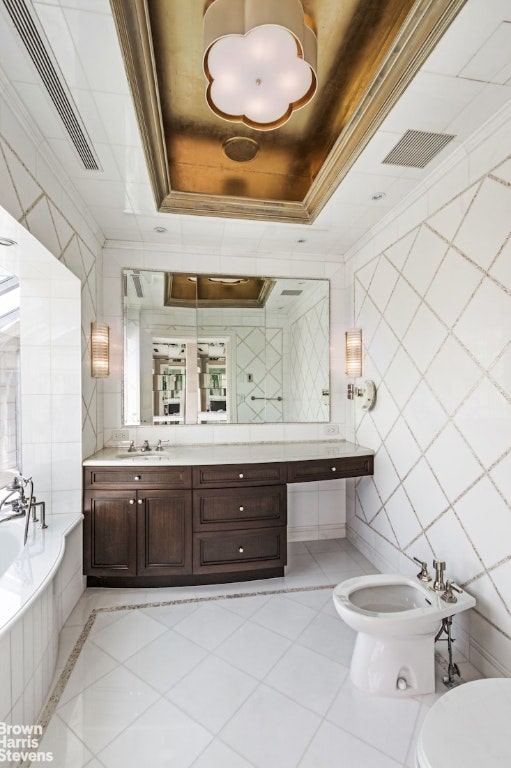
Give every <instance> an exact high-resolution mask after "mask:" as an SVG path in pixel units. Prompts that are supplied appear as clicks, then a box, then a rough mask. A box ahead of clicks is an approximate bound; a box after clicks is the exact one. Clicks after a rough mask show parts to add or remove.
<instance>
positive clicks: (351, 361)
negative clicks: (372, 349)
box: [345, 328, 362, 378]
mask: <svg viewBox="0 0 511 768" xmlns="http://www.w3.org/2000/svg"><path fill="white" fill-rule="evenodd" d="M345 356H346V376H351V377H352V378H359V377H360V376H362V329H361V328H350V329H349V330H347V331H346V350H345Z"/></svg>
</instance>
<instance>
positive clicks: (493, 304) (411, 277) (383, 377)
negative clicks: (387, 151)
mask: <svg viewBox="0 0 511 768" xmlns="http://www.w3.org/2000/svg"><path fill="white" fill-rule="evenodd" d="M510 135H511V109H510V108H508V109H507V110H505V111H503V112H501V114H500V115H499V116H498V117H497V118H495V119H494V120H493V121H492V123H491V124H490V125H488V126H487V128H486V130H485V132H484V133H480V134H479V135H478V136H476V137H474V138H473V140H472V141H471V143H470V145H468V146H466V147H464V148H463V151H462V152H460V153H458V155H457V157H456V158H455V161H453V162H450V163H449V167H444V169H443V175H441V172H440V171H439V172H438V173H437V174H435V179H433V180H432V181H431V182H430V186H429V187H428V188H424V189H423V190H422V193H421V194H420V195H417V196H416V197H415V198H414V200H411V201H409V205H408V207H406V206H402V208H401V209H400V210H399V211H396V212H395V214H394V215H393V217H392V218H391V219H390V218H389V219H388V220H387V222H386V224H385V225H384V226H381V227H380V228H379V229H378V231H375V232H373V236H372V238H367V239H366V241H365V243H364V244H363V246H362V247H361V248H360V249H359V250H358V251H357V252H356V253H353V254H350V256H351V258H350V260H349V263H348V274H349V278H348V280H347V282H348V284H349V285H350V290H349V293H350V295H351V296H354V306H353V312H354V319H355V324H356V325H357V326H359V327H361V328H362V329H363V333H364V377H365V378H373V379H374V380H375V382H376V383H377V386H378V399H377V404H376V407H375V408H374V410H373V411H371V412H369V413H366V414H365V415H363V412H362V411H359V412H358V413H357V414H356V419H355V424H354V427H355V429H356V438H357V440H358V441H359V442H360V443H361V444H363V445H366V446H369V447H371V448H373V449H374V450H375V451H376V456H375V474H374V477H373V478H363V479H361V480H360V481H359V482H358V483H357V487H356V494H355V497H353V489H352V488H351V492H350V503H349V515H348V524H349V527H348V535H349V537H350V538H351V539H353V540H354V541H355V543H356V544H357V545H358V546H360V548H361V549H362V550H363V551H364V553H365V554H366V555H367V556H368V557H369V558H370V559H371V560H372V561H373V562H374V563H375V564H376V565H378V567H380V568H381V569H382V570H400V571H402V572H406V573H408V574H410V573H414V572H415V571H416V569H417V566H416V564H415V563H414V562H413V561H412V560H411V558H412V557H413V556H417V557H419V558H420V559H423V560H427V561H428V562H429V563H430V564H431V562H432V560H433V558H434V557H435V558H437V559H440V560H445V561H446V562H447V571H446V576H447V577H448V578H452V579H455V581H457V582H458V583H459V584H461V585H462V586H464V587H466V588H467V590H468V591H469V592H470V593H471V594H473V595H474V596H475V597H476V599H477V608H476V609H475V611H473V612H472V614H471V617H470V620H469V619H468V617H466V616H462V617H460V620H459V628H458V633H459V641H461V642H462V643H463V642H464V645H465V649H466V650H468V652H469V654H470V658H471V660H472V661H473V662H474V664H475V665H476V666H477V667H479V668H480V669H482V670H483V671H484V672H486V673H488V674H505V675H511V481H510V478H511V160H510V159H509V148H510V145H509V136H510ZM352 416H353V414H352V413H351V417H352ZM351 485H353V483H352V484H351ZM456 637H458V635H456Z"/></svg>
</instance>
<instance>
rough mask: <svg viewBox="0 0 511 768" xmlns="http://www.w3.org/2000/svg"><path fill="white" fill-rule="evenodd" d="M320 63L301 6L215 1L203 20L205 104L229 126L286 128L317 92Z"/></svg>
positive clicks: (284, 0) (295, 0) (293, 0)
mask: <svg viewBox="0 0 511 768" xmlns="http://www.w3.org/2000/svg"><path fill="white" fill-rule="evenodd" d="M316 57H317V47H316V38H315V36H314V33H313V32H312V30H311V29H310V27H308V26H307V25H306V24H305V21H304V15H303V9H302V7H301V4H300V2H299V0H279V2H278V3H275V2H274V0H215V2H214V3H213V4H212V5H210V7H209V8H208V10H207V11H206V14H205V16H204V71H205V73H206V76H207V78H208V81H209V84H208V87H207V91H206V100H207V102H208V104H209V106H210V108H211V109H212V110H213V112H215V114H217V115H218V116H219V117H221V118H223V119H225V120H232V121H240V122H244V123H245V124H246V125H249V126H251V127H253V128H257V129H259V130H269V129H271V128H276V127H278V126H279V125H282V124H283V123H285V122H286V121H287V120H288V119H289V117H290V116H291V114H292V112H293V110H294V109H298V108H299V107H302V106H304V105H305V104H307V103H308V102H309V101H310V99H311V98H312V97H313V95H314V93H315V91H316V84H317V81H316V73H315V68H316Z"/></svg>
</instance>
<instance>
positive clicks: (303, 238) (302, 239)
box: [296, 237, 307, 243]
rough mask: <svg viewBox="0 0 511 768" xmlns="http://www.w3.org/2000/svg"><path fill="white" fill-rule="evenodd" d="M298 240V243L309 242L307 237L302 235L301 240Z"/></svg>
mask: <svg viewBox="0 0 511 768" xmlns="http://www.w3.org/2000/svg"><path fill="white" fill-rule="evenodd" d="M296 242H297V243H306V242H307V240H306V239H305V237H301V238H300V239H299V240H297V241H296Z"/></svg>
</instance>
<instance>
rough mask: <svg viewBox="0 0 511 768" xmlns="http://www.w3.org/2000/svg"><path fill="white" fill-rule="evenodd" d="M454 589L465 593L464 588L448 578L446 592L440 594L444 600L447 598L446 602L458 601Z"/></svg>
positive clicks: (459, 592)
mask: <svg viewBox="0 0 511 768" xmlns="http://www.w3.org/2000/svg"><path fill="white" fill-rule="evenodd" d="M453 590H454V592H457V593H458V594H459V595H462V594H463V590H462V589H460V588H459V587H457V586H456V585H455V584H454V582H453V581H452V579H447V581H446V582H445V592H444V593H443V594H442V595H441V596H440V597H441V598H442V600H445V602H446V603H457V602H458V598H457V597H456V595H454V594H453Z"/></svg>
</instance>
